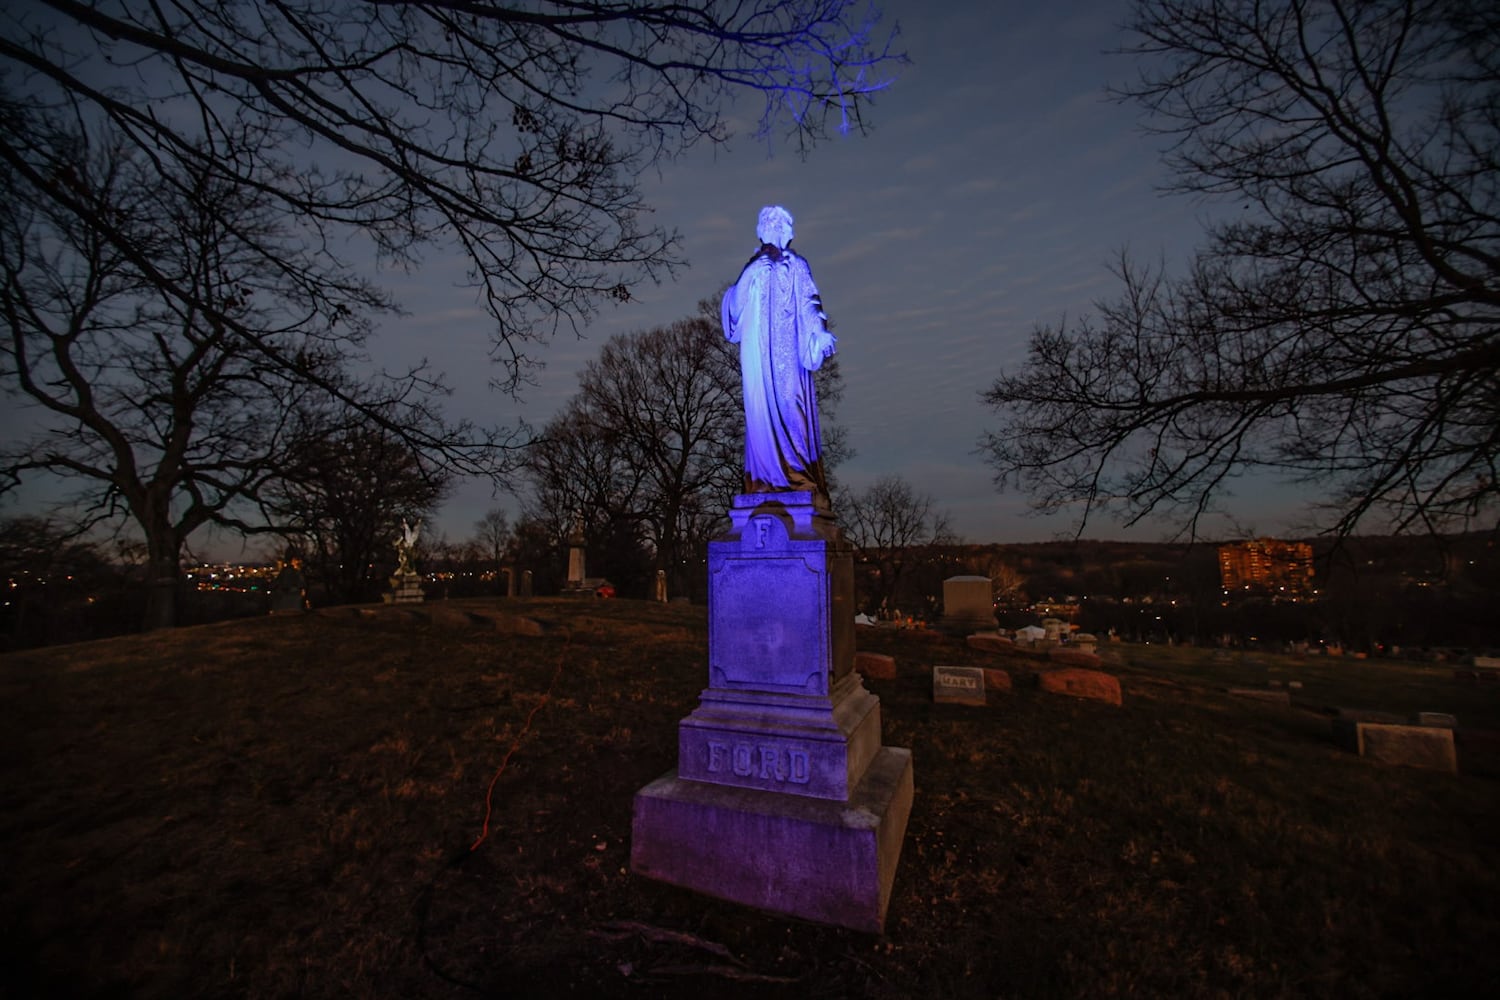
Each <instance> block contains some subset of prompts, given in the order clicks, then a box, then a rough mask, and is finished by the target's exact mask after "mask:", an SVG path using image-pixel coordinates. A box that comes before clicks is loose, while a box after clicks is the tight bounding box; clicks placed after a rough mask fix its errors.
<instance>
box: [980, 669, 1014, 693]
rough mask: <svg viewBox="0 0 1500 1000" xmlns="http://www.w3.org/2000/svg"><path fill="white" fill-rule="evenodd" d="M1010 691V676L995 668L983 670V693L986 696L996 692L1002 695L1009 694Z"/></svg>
mask: <svg viewBox="0 0 1500 1000" xmlns="http://www.w3.org/2000/svg"><path fill="white" fill-rule="evenodd" d="M1010 690H1011V680H1010V674H1008V673H1006V672H1005V671H1004V670H1000V669H997V668H995V667H985V668H984V691H985V694H986V695H988V694H989V693H990V692H992V691H998V692H1000V693H1002V694H1004V693H1009V692H1010Z"/></svg>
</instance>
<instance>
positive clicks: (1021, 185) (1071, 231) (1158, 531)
mask: <svg viewBox="0 0 1500 1000" xmlns="http://www.w3.org/2000/svg"><path fill="white" fill-rule="evenodd" d="M1127 12H1128V5H1127V4H1125V3H1123V2H1119V0H1080V2H1065V0H1060V2H1052V3H1048V4H1030V3H1013V4H1007V3H998V2H991V0H972V2H946V3H941V4H938V3H929V2H925V0H892V2H889V3H887V4H886V5H885V15H886V21H887V23H889V22H891V21H894V22H896V23H898V24H899V25H900V31H901V35H900V39H899V40H898V47H900V48H904V49H905V50H906V52H907V53H908V54H909V56H910V58H911V60H912V61H911V64H910V65H909V66H907V67H905V68H904V69H903V70H902V71H901V73H900V76H899V78H898V79H896V80H895V82H894V83H893V85H892V86H891V88H890V89H889V90H887V91H885V92H884V93H882V94H880V95H879V96H878V97H877V99H876V101H875V104H874V107H873V108H872V109H871V111H870V113H869V115H868V122H869V124H870V126H871V129H870V132H869V133H868V134H866V135H859V134H857V133H852V134H850V135H849V136H847V137H841V138H835V139H833V140H831V141H828V142H826V143H824V144H822V145H820V146H819V147H817V148H816V149H814V150H813V151H812V153H811V154H810V156H809V157H808V158H807V159H805V160H804V159H802V158H801V157H799V155H798V154H797V153H796V151H795V150H794V149H790V148H786V147H784V146H777V147H776V148H775V149H774V150H771V151H768V149H767V146H766V144H765V143H763V142H757V141H756V140H754V139H753V138H752V137H751V136H750V134H749V133H750V131H751V126H752V124H753V121H754V119H755V117H756V116H757V115H758V113H759V111H760V108H759V105H758V103H757V102H756V101H755V99H754V95H749V94H747V95H745V98H744V99H743V100H742V102H741V103H740V104H739V105H737V106H736V109H735V110H736V112H737V113H738V114H739V116H740V121H739V123H738V124H739V126H740V127H739V128H738V130H737V131H738V135H737V137H736V138H734V139H733V140H732V141H731V142H730V143H729V145H728V146H727V147H718V148H713V147H709V146H707V145H704V146H703V147H702V148H699V149H695V150H694V151H692V152H691V153H690V154H688V155H686V156H684V157H682V158H681V159H679V160H677V161H675V162H671V163H667V164H664V165H663V166H662V167H661V169H660V173H659V175H658V174H657V173H655V172H653V173H651V174H649V175H648V176H647V177H646V178H644V180H643V193H644V196H645V201H646V203H647V204H648V205H650V206H651V207H652V208H653V209H654V210H655V213H656V217H655V221H656V222H657V223H659V224H660V225H662V226H664V227H665V228H668V229H676V230H677V231H679V232H680V234H681V235H682V238H683V243H682V251H683V253H684V254H685V256H686V257H687V259H688V261H689V263H690V267H688V268H687V269H685V270H684V271H682V272H681V273H680V276H679V277H678V279H677V280H676V281H675V282H672V283H669V284H663V285H660V286H651V285H647V286H643V287H639V288H637V289H636V290H635V298H634V301H632V302H630V303H628V304H625V305H605V306H603V307H602V309H601V313H600V315H599V317H598V318H597V320H596V321H595V322H594V324H593V325H592V326H591V327H590V328H589V329H588V331H587V336H586V339H583V340H575V339H573V338H572V337H571V336H564V337H560V338H559V339H557V340H556V341H554V342H553V343H552V344H551V345H550V346H549V347H547V348H545V349H543V350H541V351H539V352H537V353H538V355H539V356H540V357H542V358H543V359H545V361H546V369H545V370H544V371H543V372H541V373H540V375H539V384H538V385H537V386H535V387H532V388H529V389H527V390H526V391H525V392H524V394H523V396H522V397H521V399H520V400H516V399H512V398H510V397H508V396H505V395H503V394H501V393H499V392H497V391H495V390H492V389H491V388H489V382H490V380H491V379H492V378H495V377H497V376H499V375H500V374H502V373H500V372H498V371H496V370H495V369H494V368H493V366H491V364H490V363H489V361H488V348H489V345H490V337H491V330H492V321H491V320H490V319H489V318H488V317H487V316H486V314H485V313H484V311H483V310H482V308H481V307H480V305H479V303H478V301H477V300H476V299H475V297H474V293H473V291H472V290H470V289H466V288H462V287H458V286H459V285H460V284H461V281H462V278H463V272H464V268H465V264H466V262H465V261H464V260H462V259H459V258H458V257H457V255H456V254H455V255H453V256H449V257H446V258H445V257H444V255H443V254H444V252H447V253H450V254H451V253H452V251H451V250H445V251H440V250H439V249H437V248H432V249H429V251H428V253H427V257H426V264H425V266H424V267H423V268H422V270H420V271H419V272H417V273H415V274H411V275H407V274H404V273H399V272H397V273H385V274H381V275H379V276H378V280H379V281H380V282H381V283H382V284H384V285H385V286H386V287H388V288H389V289H390V290H392V291H393V292H394V294H395V296H396V298H397V299H398V301H399V302H400V303H401V305H402V307H403V308H404V309H405V310H406V312H407V313H408V315H406V316H402V317H392V318H388V319H386V320H385V321H384V322H383V323H382V325H381V328H380V331H379V334H378V336H377V337H376V338H375V339H374V341H373V342H372V344H371V352H372V354H373V355H374V356H375V358H376V360H377V361H379V362H380V363H382V364H385V365H387V366H392V367H395V366H399V365H400V364H402V363H404V362H409V361H412V360H415V359H417V358H420V357H424V356H425V357H427V358H428V359H430V361H431V362H432V363H433V365H434V367H435V368H437V369H438V370H441V371H444V372H446V374H447V378H448V381H449V383H450V385H451V386H452V387H453V389H454V394H453V396H452V397H451V399H450V400H449V401H448V412H449V414H450V415H451V416H459V417H467V418H470V419H472V420H474V421H476V422H478V423H482V424H501V425H505V424H512V423H514V422H515V421H516V420H518V419H524V420H525V421H526V422H528V423H529V424H531V425H532V426H534V427H540V426H541V425H543V424H544V423H545V422H546V421H547V419H548V418H549V417H550V416H551V415H552V414H553V413H554V412H556V410H557V409H558V408H559V407H560V406H561V405H562V404H563V403H564V402H565V401H566V400H567V399H568V397H569V396H571V395H572V394H573V393H574V391H575V390H576V387H577V373H578V371H579V369H580V367H581V366H582V365H583V364H584V363H585V362H586V361H588V360H589V359H590V358H592V357H594V356H595V354H596V353H597V351H598V350H599V348H600V346H601V345H602V344H603V343H604V341H605V340H606V339H607V338H608V337H609V336H611V335H613V334H616V333H622V332H627V331H632V330H643V329H648V328H650V327H653V326H657V325H661V324H666V323H670V322H671V321H673V320H675V319H679V318H682V317H684V316H687V315H689V314H691V313H692V312H693V311H694V309H695V306H696V303H697V302H698V300H699V299H701V298H704V297H706V296H709V295H712V294H713V293H715V292H716V291H717V290H718V289H719V288H720V287H722V286H723V285H725V284H726V283H728V282H730V281H731V280H733V279H734V278H735V277H736V275H737V274H738V272H739V268H740V267H741V266H742V265H743V263H744V261H745V260H746V259H747V258H748V256H749V255H750V253H751V252H752V251H753V250H754V248H755V246H756V245H757V243H756V238H755V220H756V216H757V213H758V212H759V210H760V208H761V207H762V206H763V205H768V204H780V205H783V206H785V207H786V208H787V209H788V210H789V211H790V212H791V213H792V214H793V216H795V218H796V233H797V235H796V240H795V242H794V244H793V246H794V247H795V248H796V249H797V250H798V251H800V252H801V253H802V254H803V255H804V256H805V257H806V258H807V259H808V260H809V262H810V263H811V265H812V269H813V275H814V277H815V279H816V281H817V283H818V286H819V288H820V290H821V292H822V296H823V303H824V306H825V308H826V310H827V312H828V315H829V316H830V318H831V319H832V320H833V321H834V323H835V325H836V333H837V335H838V337H839V358H840V362H841V367H842V370H843V373H844V381H845V395H844V400H843V403H842V404H841V405H840V407H839V409H838V411H837V419H838V420H839V422H841V423H842V424H844V425H845V426H846V427H847V428H848V429H849V432H850V439H851V443H852V445H853V447H854V448H855V450H856V452H857V454H856V457H855V458H854V459H853V460H852V461H850V462H848V463H846V464H845V465H844V466H842V467H840V468H839V469H838V470H837V475H838V478H839V481H840V483H841V484H842V488H843V489H845V490H856V491H857V490H860V489H863V488H864V487H866V486H868V485H869V484H870V483H871V482H872V481H874V480H875V479H877V478H879V477H881V476H885V475H890V474H899V475H901V476H904V477H905V478H906V479H907V480H908V481H909V482H911V483H912V484H913V485H914V486H915V487H916V488H917V489H918V490H919V491H922V492H925V493H928V494H930V495H931V496H932V497H933V498H934V500H935V501H936V503H937V506H938V507H939V508H941V509H943V510H945V511H947V512H949V513H950V514H951V517H952V524H953V527H954V528H955V529H956V530H957V531H958V532H959V534H960V535H961V536H962V537H963V538H964V539H966V540H968V541H971V542H1013V541H1031V540H1039V539H1045V538H1051V537H1056V536H1058V535H1060V534H1067V533H1070V532H1071V530H1072V527H1073V522H1072V521H1071V520H1070V519H1068V518H1066V517H1065V516H1058V517H1051V518H1041V517H1036V516H1028V514H1027V504H1026V500H1025V498H1024V497H1023V496H1020V495H1017V494H1014V493H1007V494H1003V495H1002V494H999V493H997V492H996V490H995V488H994V486H993V485H992V481H991V472H990V470H989V468H988V467H987V466H986V465H985V464H984V462H983V461H982V459H981V458H980V456H979V455H978V454H976V452H975V448H976V446H977V444H978V439H979V437H980V435H981V433H982V432H983V431H984V429H985V428H987V427H990V426H993V425H994V424H995V423H996V419H995V416H994V414H993V413H992V412H991V411H990V410H988V409H987V408H986V407H985V406H984V405H983V404H982V403H981V402H980V399H979V394H980V392H981V391H982V390H983V389H985V388H986V387H987V386H988V385H989V383H990V382H991V381H992V380H993V379H994V377H995V376H996V375H997V374H998V372H999V371H1000V369H1001V368H1002V367H1003V366H1006V365H1015V364H1018V363H1019V362H1020V361H1021V360H1022V359H1023V357H1024V352H1025V346H1026V342H1027V338H1028V336H1029V334H1030V332H1031V330H1032V329H1033V327H1034V326H1035V325H1036V324H1037V323H1042V322H1045V323H1055V322H1057V321H1058V320H1060V319H1061V318H1063V317H1064V316H1065V315H1066V316H1069V317H1077V316H1078V315H1080V314H1082V313H1085V312H1087V311H1089V310H1090V309H1091V308H1092V304H1093V302H1094V301H1095V300H1096V299H1099V298H1103V297H1108V296H1111V295H1113V294H1114V293H1115V291H1116V289H1117V281H1116V279H1115V278H1114V277H1113V275H1111V273H1110V272H1109V269H1108V266H1109V262H1110V259H1111V258H1112V257H1113V256H1114V255H1115V254H1116V253H1117V252H1118V251H1119V250H1120V249H1121V248H1122V247H1126V246H1128V247H1129V248H1130V249H1131V251H1132V252H1133V253H1134V254H1136V255H1138V256H1139V257H1141V258H1143V259H1146V260H1149V261H1152V262H1155V261H1156V260H1157V259H1159V258H1165V260H1166V262H1167V264H1168V266H1169V268H1173V269H1175V270H1180V268H1181V265H1182V263H1183V262H1184V261H1185V260H1186V257H1187V255H1188V253H1189V252H1190V251H1191V249H1192V248H1193V246H1194V245H1195V244H1196V243H1197V242H1198V241H1199V240H1200V238H1201V234H1202V230H1203V225H1202V222H1203V219H1204V217H1205V216H1206V215H1207V214H1208V213H1210V212H1212V211H1214V210H1215V209H1216V206H1212V205H1206V204H1203V203H1197V202H1193V201H1191V200H1188V199H1185V198H1182V197H1176V196H1173V197H1168V196H1163V195H1161V194H1160V193H1159V190H1158V189H1159V187H1160V185H1161V184H1162V183H1163V182H1164V181H1165V180H1166V176H1167V175H1166V172H1165V168H1164V167H1163V165H1162V163H1161V150H1162V148H1163V144H1164V140H1162V139H1160V138H1159V137H1153V136H1150V135H1147V134H1145V133H1144V132H1143V131H1142V129H1141V128H1140V124H1141V119H1140V112H1139V111H1138V109H1137V108H1136V107H1135V106H1134V105H1122V104H1119V103H1116V102H1114V101H1112V100H1111V99H1109V97H1108V96H1107V95H1106V93H1105V87H1106V85H1107V84H1109V83H1111V82H1121V81H1124V80H1128V79H1130V78H1132V76H1133V75H1134V73H1135V69H1136V64H1135V62H1134V60H1133V58H1132V57H1129V56H1121V55H1113V54H1110V50H1112V49H1115V48H1117V47H1119V46H1120V45H1122V44H1123V43H1124V41H1125V36H1124V35H1123V33H1122V32H1121V30H1120V28H1119V24H1120V22H1121V21H1122V20H1123V19H1124V17H1125V16H1126V14H1127ZM1239 492H1240V496H1238V497H1236V498H1232V499H1230V500H1229V501H1228V504H1227V506H1228V507H1229V509H1230V510H1231V511H1232V513H1233V514H1234V515H1235V520H1236V522H1237V524H1238V525H1239V526H1240V528H1241V529H1247V528H1253V529H1255V530H1257V531H1259V532H1261V533H1271V532H1276V531H1279V530H1283V529H1286V528H1288V527H1290V526H1291V525H1292V524H1293V523H1294V520H1295V518H1294V514H1295V508H1294V507H1293V506H1292V505H1291V503H1290V500H1289V494H1287V493H1286V492H1284V491H1283V492H1280V493H1277V492H1274V491H1269V490H1264V489H1257V490H1252V489H1250V488H1249V487H1248V486H1247V487H1245V488H1242V489H1241V490H1240V491H1239ZM40 495H41V491H39V490H36V489H28V490H26V491H24V492H23V494H22V496H21V498H20V500H19V502H18V503H16V504H10V505H7V506H8V509H7V510H5V511H4V512H3V513H6V514H11V513H16V512H18V509H24V508H25V507H26V506H27V504H28V502H29V501H30V502H34V501H35V499H36V498H37V497H38V496H40ZM493 506H501V507H503V508H505V509H507V510H508V511H509V512H510V513H511V515H512V517H513V518H514V516H515V515H516V514H517V512H518V509H519V508H518V503H517V501H516V500H515V499H514V498H512V497H509V496H505V495H501V496H499V497H492V496H491V493H490V489H489V487H488V486H487V485H484V484H479V483H468V484H464V485H462V486H461V487H460V489H458V490H457V491H456V492H455V494H454V495H453V497H452V498H451V499H450V500H449V501H448V503H447V504H446V506H445V507H444V508H443V510H442V512H441V514H440V515H439V517H438V518H437V519H436V522H437V523H436V524H434V525H429V526H428V529H427V530H428V532H430V534H431V536H433V537H435V536H437V535H438V534H441V533H446V535H447V537H448V538H449V539H450V540H453V541H457V540H461V539H464V538H467V537H469V536H470V535H471V534H472V531H473V524H474V522H475V521H476V520H477V519H478V518H479V517H480V516H481V515H482V514H483V513H484V512H485V511H486V510H487V509H489V508H490V507H493ZM1233 530H1234V528H1233V527H1232V526H1231V524H1230V523H1229V522H1228V521H1225V520H1222V519H1209V520H1208V521H1206V522H1205V523H1204V524H1203V525H1202V526H1201V527H1200V532H1207V533H1209V534H1214V533H1226V534H1227V533H1230V532H1231V531H1233ZM1167 533H1169V529H1168V528H1167V527H1166V526H1163V525H1160V524H1151V525H1147V526H1145V527H1144V528H1137V529H1136V530H1134V531H1132V532H1129V533H1127V532H1126V531H1125V530H1124V529H1123V528H1121V527H1120V526H1119V525H1118V524H1116V523H1114V522H1112V521H1108V520H1103V519H1099V520H1097V521H1095V522H1091V524H1090V526H1089V529H1088V530H1087V531H1086V533H1085V534H1086V536H1088V537H1096V538H1097V537H1130V538H1135V539H1139V540H1152V539H1156V538H1160V537H1164V536H1165V535H1166V534H1167ZM193 543H194V545H195V547H196V548H197V549H199V550H200V551H202V550H205V549H208V550H214V551H222V550H224V548H225V546H223V545H222V543H213V544H208V543H209V539H208V538H206V537H195V538H194V539H193ZM233 548H234V549H238V548H239V546H238V544H237V543H235V544H234V545H233ZM226 554H228V553H226Z"/></svg>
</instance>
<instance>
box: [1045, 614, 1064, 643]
mask: <svg viewBox="0 0 1500 1000" xmlns="http://www.w3.org/2000/svg"><path fill="white" fill-rule="evenodd" d="M1063 627H1064V625H1063V621H1062V619H1060V618H1043V619H1042V630H1043V632H1044V633H1045V634H1044V635H1043V636H1042V638H1044V639H1046V640H1047V641H1048V642H1061V641H1062V636H1063Z"/></svg>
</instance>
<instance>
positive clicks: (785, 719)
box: [631, 493, 912, 932]
mask: <svg viewBox="0 0 1500 1000" xmlns="http://www.w3.org/2000/svg"><path fill="white" fill-rule="evenodd" d="M729 516H730V521H731V528H730V531H729V532H728V533H727V534H726V535H724V536H723V537H722V538H720V539H718V540H716V541H714V542H711V543H710V544H709V657H708V663H709V678H708V682H709V686H708V687H707V689H705V690H704V691H703V693H702V695H701V696H700V699H699V705H698V707H697V708H696V709H695V710H694V711H693V712H692V713H691V714H690V715H688V716H687V717H686V718H685V719H683V720H682V722H681V723H680V725H679V727H678V766H677V768H676V769H675V770H673V771H670V772H668V773H667V774H666V775H664V776H663V777H661V778H660V779H658V780H657V781H655V782H652V783H651V784H650V785H647V786H646V787H645V788H643V789H641V790H640V791H639V792H638V793H637V794H636V797H635V815H634V835H633V838H632V843H631V866H632V868H634V870H635V871H636V872H638V873H639V874H642V875H646V876H648V877H651V878H656V879H660V880H662V881H665V882H670V883H672V884H674V885H680V886H683V887H685V888H688V889H693V890H696V891H698V892H703V893H707V894H709V895H712V896H717V897H719V898H721V899H728V900H731V901H733V902H738V903H745V904H748V905H751V906H757V907H760V908H762V909H767V910H773V911H776V912H780V913H787V914H791V915H794V916H798V917H802V918H804V919H807V920H814V921H818V922H821V923H829V924H835V925H839V926H844V927H852V928H856V929H859V930H865V931H872V932H878V931H880V930H881V928H882V927H883V926H884V922H885V911H886V906H887V904H888V903H889V901H890V890H891V883H892V880H893V879H894V878H895V872H896V864H897V861H898V860H899V858H900V854H901V843H902V840H903V838H904V836H905V831H906V820H907V816H908V815H909V814H910V811H911V800H912V765H911V754H910V752H909V751H907V750H901V749H896V748H893V747H883V746H881V743H880V700H879V699H878V698H876V697H875V696H874V695H873V694H871V693H870V692H869V691H867V690H865V687H864V684H863V682H862V681H861V679H860V677H859V675H858V674H857V673H855V671H854V571H853V560H852V558H851V553H850V547H849V544H848V543H847V542H846V541H845V540H844V538H843V535H842V533H841V532H840V531H839V528H838V525H837V524H836V523H835V522H834V520H833V518H832V516H831V515H830V514H829V513H828V512H827V510H826V509H824V508H822V507H821V506H819V505H817V504H815V503H814V497H813V495H812V494H810V493H760V494H750V495H747V496H741V497H736V498H735V501H734V506H733V508H732V509H731V510H730V515H729Z"/></svg>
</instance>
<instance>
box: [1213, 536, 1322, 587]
mask: <svg viewBox="0 0 1500 1000" xmlns="http://www.w3.org/2000/svg"><path fill="white" fill-rule="evenodd" d="M1219 580H1220V582H1221V583H1222V584H1223V587H1224V590H1225V591H1227V592H1228V593H1231V594H1232V593H1234V592H1236V591H1238V592H1240V593H1244V592H1245V591H1247V590H1249V591H1253V592H1258V593H1269V594H1271V595H1273V596H1277V597H1288V598H1292V599H1294V600H1295V599H1299V598H1303V597H1311V596H1312V595H1313V593H1314V591H1313V553H1312V546H1311V545H1309V544H1307V543H1306V542H1283V541H1279V540H1277V539H1275V538H1257V539H1256V540H1255V541H1253V542H1235V543H1233V544H1230V545H1220V546H1219Z"/></svg>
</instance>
